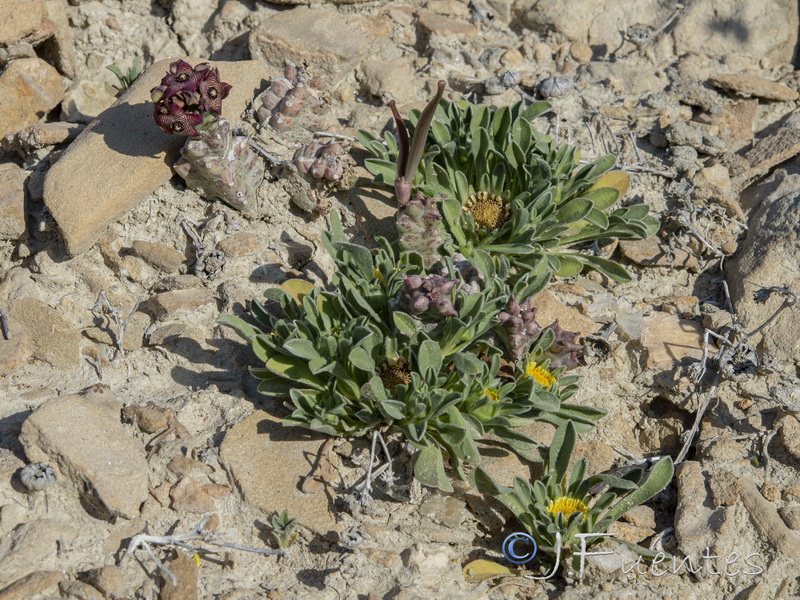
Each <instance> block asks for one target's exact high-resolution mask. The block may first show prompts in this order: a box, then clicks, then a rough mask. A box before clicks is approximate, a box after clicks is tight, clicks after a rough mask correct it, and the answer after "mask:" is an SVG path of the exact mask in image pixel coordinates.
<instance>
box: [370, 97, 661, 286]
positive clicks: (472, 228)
mask: <svg viewBox="0 0 800 600" xmlns="http://www.w3.org/2000/svg"><path fill="white" fill-rule="evenodd" d="M443 90H444V84H443V82H440V87H439V92H438V93H437V95H436V97H435V98H434V99H433V100H432V102H431V103H430V104H429V105H428V106H427V107H426V108H425V109H424V110H423V111H422V113H419V112H416V111H412V113H411V115H410V118H409V120H408V121H404V120H403V119H402V118H401V117H400V115H399V113H398V112H397V109H396V107H395V106H394V103H390V106H391V108H392V111H393V114H394V118H395V122H396V126H397V137H395V136H394V135H393V134H392V133H390V132H385V133H384V136H383V140H379V139H377V138H376V137H374V136H373V135H371V134H370V133H368V132H365V131H360V132H359V140H360V141H361V143H362V145H364V147H365V148H366V149H367V150H368V151H369V152H370V153H371V154H372V155H373V158H370V159H367V160H366V163H365V166H366V168H367V169H368V170H369V171H370V173H372V174H373V175H374V176H375V177H376V180H377V181H379V182H383V183H385V184H387V185H393V186H394V187H395V191H396V195H397V199H398V208H399V209H400V210H401V211H402V210H403V209H404V207H405V206H406V205H407V204H408V202H409V200H410V198H411V190H412V189H414V190H416V191H417V192H418V193H419V194H421V195H422V196H423V197H429V198H431V199H433V200H435V201H436V204H437V205H438V211H439V212H440V213H441V216H442V225H443V227H444V230H445V231H446V237H447V238H449V239H445V240H444V246H443V248H442V250H443V251H444V252H447V251H448V241H449V248H450V250H449V252H453V251H457V252H459V253H461V254H463V255H465V256H466V257H467V258H470V259H471V258H472V257H473V256H475V255H476V254H480V253H488V254H489V255H491V256H495V257H497V256H503V257H505V258H506V259H507V260H508V262H509V264H510V266H511V268H512V270H511V280H512V282H514V281H517V280H518V279H520V278H525V279H530V278H537V277H538V279H537V284H538V289H542V288H543V287H544V286H545V285H546V284H547V281H548V280H549V277H550V275H551V274H555V275H558V276H561V277H569V276H572V275H577V274H578V273H580V272H581V271H582V270H583V269H594V270H597V271H600V272H602V273H604V274H606V275H608V276H609V277H610V278H612V279H613V280H615V281H629V280H630V276H629V274H628V273H627V271H626V270H625V269H624V268H623V267H622V266H621V265H619V264H618V263H616V262H614V261H612V260H609V259H606V258H603V257H600V256H597V255H596V254H594V253H592V252H591V251H589V249H587V248H586V246H587V243H588V242H595V241H599V240H606V239H610V238H620V239H642V238H646V237H648V236H650V235H652V234H653V233H655V232H656V231H657V230H658V227H659V223H658V220H657V219H656V218H655V217H653V216H651V215H649V208H648V207H647V206H646V205H644V204H637V205H632V206H625V207H621V206H616V205H617V202H618V201H619V199H620V198H621V197H622V196H623V195H624V194H625V192H626V191H627V189H628V185H629V178H628V176H627V175H626V174H625V173H623V172H620V171H610V170H611V168H612V167H613V166H614V163H615V158H614V157H613V156H611V155H607V156H603V157H601V158H599V159H598V160H596V161H594V162H591V163H589V164H585V165H581V164H580V150H579V149H578V148H576V147H575V146H570V145H566V144H563V145H559V144H558V143H557V142H556V141H555V140H553V139H552V138H551V137H549V136H546V135H543V134H541V133H539V132H538V131H536V129H534V127H533V126H532V125H531V123H530V121H531V120H532V119H533V118H535V117H537V116H539V115H540V114H542V113H544V112H546V111H547V110H549V109H550V105H549V104H548V103H546V102H537V103H534V104H531V105H530V106H528V107H527V108H523V105H522V103H521V102H520V103H517V104H515V105H513V106H511V107H503V108H497V107H493V106H485V105H480V106H478V105H474V104H472V103H470V102H468V101H466V100H461V101H458V102H449V101H446V100H442V99H441V95H442V92H443ZM410 140H411V141H410ZM404 233H405V232H404V231H403V230H402V228H401V231H400V234H401V236H402V235H404ZM581 248H583V250H581ZM537 291H538V290H537Z"/></svg>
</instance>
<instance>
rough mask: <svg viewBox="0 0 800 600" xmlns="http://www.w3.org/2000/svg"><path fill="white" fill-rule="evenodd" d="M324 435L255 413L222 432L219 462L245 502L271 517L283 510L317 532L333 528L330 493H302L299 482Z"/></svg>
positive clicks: (306, 471)
mask: <svg viewBox="0 0 800 600" xmlns="http://www.w3.org/2000/svg"><path fill="white" fill-rule="evenodd" d="M323 439H324V436H322V435H320V434H318V433H313V432H310V431H308V430H305V429H300V428H296V427H283V425H282V424H281V421H280V419H278V418H276V417H273V416H272V415H270V414H269V413H267V412H264V411H257V412H255V413H253V414H252V415H250V416H249V417H247V418H246V419H244V420H243V421H240V422H239V423H237V424H236V425H234V426H233V427H231V429H229V430H228V432H227V433H226V434H225V439H224V440H223V441H222V446H221V455H222V460H223V461H224V462H225V464H227V465H228V466H230V468H231V472H232V473H233V476H234V478H235V479H236V481H237V483H238V485H239V488H240V489H241V490H242V494H243V495H244V500H245V502H247V503H249V504H252V505H253V506H255V507H257V508H259V509H260V510H263V511H266V512H269V513H273V512H280V511H282V510H283V509H285V508H288V509H289V512H290V513H291V514H292V516H293V517H297V519H298V521H299V522H300V523H301V524H302V525H303V526H305V527H308V528H310V529H313V530H314V531H318V532H321V533H327V532H328V531H329V530H330V529H333V528H335V522H336V520H335V518H334V516H333V514H332V513H331V512H330V507H329V506H328V498H329V494H331V493H332V491H328V492H326V493H317V494H304V493H302V492H301V491H300V484H301V483H302V481H303V478H304V477H305V476H307V475H308V474H309V473H310V472H311V467H312V465H313V464H314V460H315V459H314V457H316V456H317V454H318V453H319V450H320V447H321V445H322V441H323Z"/></svg>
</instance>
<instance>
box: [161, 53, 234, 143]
mask: <svg viewBox="0 0 800 600" xmlns="http://www.w3.org/2000/svg"><path fill="white" fill-rule="evenodd" d="M230 90H231V86H230V85H229V84H227V83H223V82H222V81H220V79H219V69H217V68H216V67H214V68H212V67H211V65H209V64H208V63H200V64H199V65H197V66H196V67H194V68H192V66H191V65H190V64H189V63H187V62H186V61H183V60H178V61H176V62H174V63H172V64H171V65H170V66H169V72H168V73H167V74H166V76H165V77H164V79H162V80H161V85H158V86H156V87H154V88H153V89H152V90H150V96H151V98H152V99H153V102H154V103H155V108H154V109H153V116H154V117H155V120H156V125H158V126H159V127H160V128H161V129H163V130H164V131H166V132H167V133H180V134H183V135H188V136H191V137H199V136H200V132H199V131H198V130H197V126H198V125H200V123H202V122H203V118H204V117H205V116H206V115H207V114H209V113H210V114H212V115H217V116H219V115H220V114H222V100H223V99H224V98H226V97H227V96H228V93H229V92H230Z"/></svg>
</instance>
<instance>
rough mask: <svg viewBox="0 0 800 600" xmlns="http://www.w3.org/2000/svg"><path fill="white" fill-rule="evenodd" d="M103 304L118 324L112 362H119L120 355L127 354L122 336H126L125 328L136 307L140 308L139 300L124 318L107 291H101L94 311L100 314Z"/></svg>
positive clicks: (93, 308)
mask: <svg viewBox="0 0 800 600" xmlns="http://www.w3.org/2000/svg"><path fill="white" fill-rule="evenodd" d="M101 305H104V306H105V307H106V309H107V312H108V314H110V315H111V318H112V319H113V320H114V324H115V325H116V326H117V331H116V333H115V334H114V346H115V348H114V357H113V358H112V359H111V362H117V359H118V358H119V357H120V356H125V349H124V348H123V347H122V338H123V337H124V336H125V328H126V327H127V326H128V323H129V322H130V320H131V317H132V316H133V313H135V312H136V309H137V308H139V300H138V299H137V300H136V302H135V303H134V305H133V308H132V309H131V310H130V312H129V313H128V316H127V317H125V318H124V319H123V318H122V314H121V313H120V311H119V309H117V308H114V307H113V306H111V302H110V301H109V299H108V296H106V293H105V291H103V292H100V295H99V296H98V298H97V302H95V303H94V306H93V307H92V313H94V314H98V313H99V312H100V306H101Z"/></svg>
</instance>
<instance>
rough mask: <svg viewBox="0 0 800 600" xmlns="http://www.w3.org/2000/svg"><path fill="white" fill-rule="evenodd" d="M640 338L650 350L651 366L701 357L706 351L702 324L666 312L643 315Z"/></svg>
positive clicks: (656, 366)
mask: <svg viewBox="0 0 800 600" xmlns="http://www.w3.org/2000/svg"><path fill="white" fill-rule="evenodd" d="M640 341H641V344H642V346H643V347H644V349H645V350H646V351H647V359H646V363H645V364H646V366H647V368H649V369H666V368H670V367H673V366H675V365H676V364H677V363H679V362H681V361H682V360H683V359H685V358H687V357H688V358H695V359H698V360H699V359H700V358H701V357H702V355H703V328H702V327H701V325H700V324H699V323H697V322H695V321H689V320H686V319H681V318H679V317H676V316H675V315H671V314H669V313H665V312H654V313H652V314H651V315H648V316H646V317H645V318H644V329H643V330H642V337H641V339H640Z"/></svg>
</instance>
